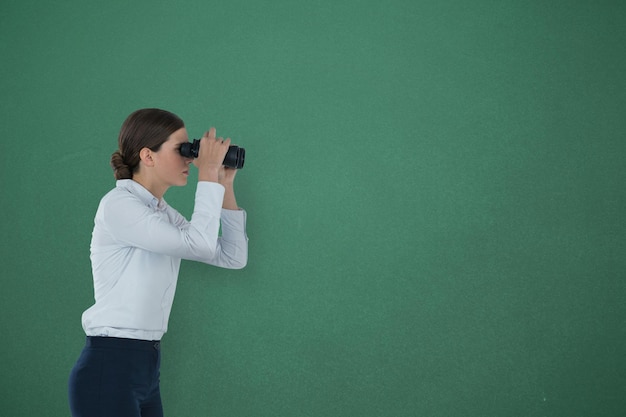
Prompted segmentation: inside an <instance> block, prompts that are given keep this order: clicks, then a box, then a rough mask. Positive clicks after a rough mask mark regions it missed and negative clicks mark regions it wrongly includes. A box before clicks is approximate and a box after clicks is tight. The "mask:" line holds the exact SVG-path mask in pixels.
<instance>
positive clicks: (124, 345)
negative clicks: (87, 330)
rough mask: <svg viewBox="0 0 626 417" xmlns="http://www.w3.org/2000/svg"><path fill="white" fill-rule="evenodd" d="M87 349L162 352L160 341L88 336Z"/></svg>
mask: <svg viewBox="0 0 626 417" xmlns="http://www.w3.org/2000/svg"><path fill="white" fill-rule="evenodd" d="M85 345H86V346H87V347H94V348H111V349H136V350H160V349H161V341H160V340H139V339H124V338H121V337H103V336H87V341H86V342H85Z"/></svg>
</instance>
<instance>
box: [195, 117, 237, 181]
mask: <svg viewBox="0 0 626 417" xmlns="http://www.w3.org/2000/svg"><path fill="white" fill-rule="evenodd" d="M229 146H230V138H227V139H226V140H224V139H223V138H221V137H220V138H216V137H215V128H214V127H212V128H211V129H209V131H208V132H206V133H205V134H204V135H203V136H202V139H200V149H199V150H198V157H197V158H196V159H194V161H193V164H194V165H195V166H196V167H197V168H198V181H212V182H218V179H219V170H220V168H221V167H222V164H223V163H224V158H225V157H226V153H227V152H228V147H229Z"/></svg>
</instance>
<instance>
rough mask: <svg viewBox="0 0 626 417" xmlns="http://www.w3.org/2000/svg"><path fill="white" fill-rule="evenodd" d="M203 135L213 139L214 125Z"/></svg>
mask: <svg viewBox="0 0 626 417" xmlns="http://www.w3.org/2000/svg"><path fill="white" fill-rule="evenodd" d="M204 136H205V137H206V138H208V139H213V140H215V128H214V127H212V128H210V129H209V131H208V132H206V133H205V134H204Z"/></svg>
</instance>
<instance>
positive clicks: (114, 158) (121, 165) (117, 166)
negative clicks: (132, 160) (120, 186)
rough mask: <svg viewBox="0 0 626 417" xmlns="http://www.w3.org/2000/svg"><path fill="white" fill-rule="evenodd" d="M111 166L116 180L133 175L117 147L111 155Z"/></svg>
mask: <svg viewBox="0 0 626 417" xmlns="http://www.w3.org/2000/svg"><path fill="white" fill-rule="evenodd" d="M111 168H113V175H114V176H115V179H116V180H126V179H131V178H132V177H133V172H132V170H131V169H130V167H129V166H128V164H126V162H125V161H124V157H123V156H122V153H121V152H120V151H119V149H118V150H116V151H115V152H113V155H111Z"/></svg>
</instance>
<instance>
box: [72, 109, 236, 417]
mask: <svg viewBox="0 0 626 417" xmlns="http://www.w3.org/2000/svg"><path fill="white" fill-rule="evenodd" d="M188 140H189V139H188V136H187V131H186V130H185V126H184V124H183V121H182V120H181V119H180V118H179V117H178V116H176V115H174V114H172V113H170V112H167V111H164V110H159V109H142V110H138V111H136V112H134V113H132V114H131V115H130V116H129V117H128V118H127V119H126V121H125V122H124V124H123V125H122V128H121V131H120V135H119V149H118V150H117V151H116V152H115V153H113V155H112V157H111V166H112V167H113V170H114V172H115V178H116V179H117V183H116V187H115V188H114V189H113V190H111V191H110V192H109V193H108V194H106V195H105V196H104V198H103V199H102V200H101V202H100V205H99V207H98V210H97V212H96V216H95V221H94V223H95V225H94V229H93V234H92V241H91V263H92V271H93V282H94V296H95V304H94V305H93V306H92V307H90V308H89V309H87V310H86V311H85V312H84V313H83V317H82V324H83V328H84V330H85V333H86V334H87V341H86V345H85V347H84V349H83V351H82V353H81V355H80V357H79V359H78V361H77V362H76V364H75V365H74V368H73V369H72V372H71V374H70V380H69V400H70V408H71V411H72V415H73V416H74V417H83V416H89V417H108V416H110V417H130V416H132V417H135V416H137V417H139V416H142V417H146V416H150V417H153V416H162V415H163V408H162V406H161V397H160V391H159V366H160V349H161V347H160V340H161V337H162V336H163V334H164V333H165V332H166V331H167V322H168V319H169V314H170V310H171V307H172V301H173V299H174V292H175V289H176V281H177V278H178V271H179V267H180V261H181V259H190V260H195V261H200V262H204V263H207V264H211V265H215V266H219V267H223V268H232V269H237V268H243V267H244V266H245V265H246V262H247V258H248V239H247V236H246V230H245V223H246V213H245V211H243V210H241V209H239V208H238V206H237V201H236V199H235V192H234V188H233V182H234V179H235V175H236V173H237V170H235V169H232V168H227V167H224V166H222V162H223V160H224V157H225V155H226V152H227V151H228V146H229V145H230V139H226V140H222V138H216V137H215V129H214V128H211V129H210V130H209V131H208V132H206V133H205V134H204V136H203V137H202V139H201V142H200V149H199V152H198V157H197V158H196V159H195V160H194V159H191V158H186V157H183V156H181V154H180V151H179V150H180V146H181V144H183V143H186V142H188ZM192 162H193V164H194V165H195V166H196V167H197V168H198V184H197V188H196V194H195V205H194V212H193V215H192V217H191V221H187V220H186V219H185V218H184V217H183V216H182V215H181V214H180V213H178V212H177V211H176V210H174V209H173V208H171V207H170V206H169V205H168V204H167V203H166V202H165V200H164V199H163V196H164V194H165V192H166V191H167V189H168V188H169V187H171V186H174V185H178V186H182V185H186V184H187V177H188V176H189V167H190V164H191V163H192ZM220 224H221V229H222V233H221V236H219V235H218V234H219V229H220Z"/></svg>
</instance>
